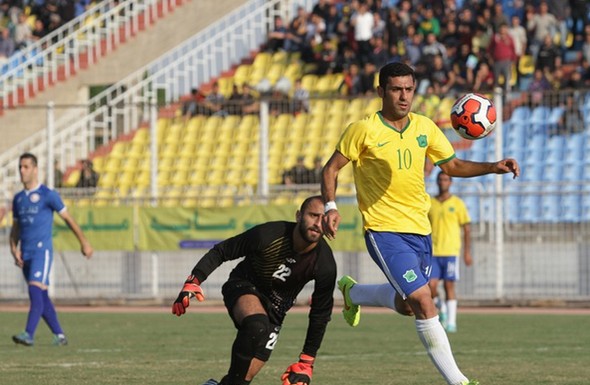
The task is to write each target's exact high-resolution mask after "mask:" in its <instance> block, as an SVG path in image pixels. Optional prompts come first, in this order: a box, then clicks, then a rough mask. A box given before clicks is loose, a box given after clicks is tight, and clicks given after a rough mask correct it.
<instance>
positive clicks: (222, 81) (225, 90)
mask: <svg viewBox="0 0 590 385" xmlns="http://www.w3.org/2000/svg"><path fill="white" fill-rule="evenodd" d="M217 83H218V84H219V92H220V93H221V94H222V95H223V96H225V98H226V99H227V98H229V97H230V96H231V94H232V91H233V88H234V78H233V77H221V78H219V79H217Z"/></svg>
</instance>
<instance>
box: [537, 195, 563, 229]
mask: <svg viewBox="0 0 590 385" xmlns="http://www.w3.org/2000/svg"><path fill="white" fill-rule="evenodd" d="M540 219H541V221H543V222H546V223H556V222H559V221H560V219H561V218H560V201H559V196H558V195H555V194H551V195H543V196H542V198H541V217H540Z"/></svg>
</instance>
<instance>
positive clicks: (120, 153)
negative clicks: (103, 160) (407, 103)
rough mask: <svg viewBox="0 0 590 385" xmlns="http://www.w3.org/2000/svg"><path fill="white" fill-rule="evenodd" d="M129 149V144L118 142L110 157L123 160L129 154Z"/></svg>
mask: <svg viewBox="0 0 590 385" xmlns="http://www.w3.org/2000/svg"><path fill="white" fill-rule="evenodd" d="M127 148H128V147H127V142H121V141H119V142H116V143H115V144H113V148H112V149H111V152H109V155H108V156H109V158H122V157H124V156H125V154H126V153H127Z"/></svg>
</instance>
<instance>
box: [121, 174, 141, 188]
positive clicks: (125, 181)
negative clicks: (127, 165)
mask: <svg viewBox="0 0 590 385" xmlns="http://www.w3.org/2000/svg"><path fill="white" fill-rule="evenodd" d="M137 174H138V173H137V172H135V171H124V172H122V173H120V174H119V176H118V178H117V184H116V186H117V188H119V189H121V188H130V187H132V186H133V185H134V184H135V179H136V176H137Z"/></svg>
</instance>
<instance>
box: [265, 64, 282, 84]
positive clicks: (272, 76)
mask: <svg viewBox="0 0 590 385" xmlns="http://www.w3.org/2000/svg"><path fill="white" fill-rule="evenodd" d="M286 70H287V65H286V64H285V63H273V64H272V65H271V66H270V67H269V69H268V71H267V72H266V78H267V79H268V80H269V81H270V84H273V85H274V84H275V83H276V82H277V80H279V79H280V78H281V77H282V76H283V75H284V74H285V71H286Z"/></svg>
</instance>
